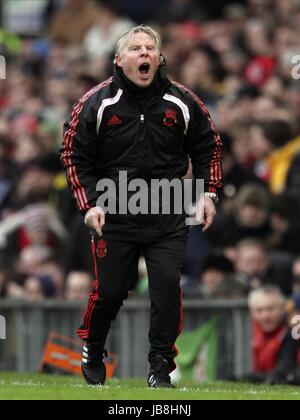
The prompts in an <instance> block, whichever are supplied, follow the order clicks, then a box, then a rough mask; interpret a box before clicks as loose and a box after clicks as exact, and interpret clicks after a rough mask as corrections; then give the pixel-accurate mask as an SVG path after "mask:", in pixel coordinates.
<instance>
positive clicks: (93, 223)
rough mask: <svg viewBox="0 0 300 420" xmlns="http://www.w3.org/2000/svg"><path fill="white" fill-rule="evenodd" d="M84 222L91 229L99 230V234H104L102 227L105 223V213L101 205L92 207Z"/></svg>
mask: <svg viewBox="0 0 300 420" xmlns="http://www.w3.org/2000/svg"><path fill="white" fill-rule="evenodd" d="M84 223H85V224H86V226H87V227H89V228H90V229H93V230H95V231H96V232H97V234H98V235H99V236H102V229H103V226H104V225H105V213H104V211H103V210H102V208H101V207H93V208H92V209H90V210H89V211H88V212H87V213H86V215H85V218H84Z"/></svg>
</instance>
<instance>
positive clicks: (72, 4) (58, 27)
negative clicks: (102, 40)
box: [48, 0, 97, 46]
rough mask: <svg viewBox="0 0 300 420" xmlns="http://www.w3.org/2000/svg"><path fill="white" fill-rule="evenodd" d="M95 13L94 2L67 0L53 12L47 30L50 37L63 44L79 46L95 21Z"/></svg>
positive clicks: (89, 0)
mask: <svg viewBox="0 0 300 420" xmlns="http://www.w3.org/2000/svg"><path fill="white" fill-rule="evenodd" d="M95 14H97V5H96V2H94V1H92V0H67V3H66V5H64V6H63V7H62V8H61V9H59V10H58V11H57V12H56V13H55V14H54V16H53V18H52V21H51V22H50V25H49V31H48V33H49V37H50V39H51V40H52V41H54V42H60V43H63V44H64V45H73V46H81V45H82V42H83V41H84V37H85V36H86V35H87V33H88V31H89V29H90V28H91V26H93V24H94V22H95ZM74 28H76V30H75V29H74Z"/></svg>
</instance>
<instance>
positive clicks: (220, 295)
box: [183, 255, 247, 299]
mask: <svg viewBox="0 0 300 420" xmlns="http://www.w3.org/2000/svg"><path fill="white" fill-rule="evenodd" d="M183 292H184V297H197V298H202V299H226V298H231V299H236V298H243V297H245V296H246V293H247V290H246V287H245V286H244V285H243V284H241V283H240V282H239V281H237V280H236V279H235V277H234V266H233V264H232V263H231V261H229V260H227V259H226V258H225V257H223V256H218V255H210V256H208V257H207V258H206V260H205V261H204V265H203V268H202V274H201V277H200V280H199V282H197V283H196V282H187V283H186V284H183Z"/></svg>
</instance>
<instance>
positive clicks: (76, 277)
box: [66, 272, 92, 302]
mask: <svg viewBox="0 0 300 420" xmlns="http://www.w3.org/2000/svg"><path fill="white" fill-rule="evenodd" d="M91 283H92V278H91V275H90V274H89V273H84V272H71V273H69V275H68V277H67V281H66V299H67V300H68V301H70V302H75V301H78V302H85V301H86V300H87V299H88V297H89V295H90V293H91Z"/></svg>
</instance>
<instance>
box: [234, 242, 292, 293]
mask: <svg viewBox="0 0 300 420" xmlns="http://www.w3.org/2000/svg"><path fill="white" fill-rule="evenodd" d="M274 260H275V261H273V260H272V258H271V255H270V251H269V249H268V247H267V246H266V245H265V244H264V242H262V241H260V240H258V239H245V240H244V241H242V242H240V243H239V244H238V246H237V253H236V261H235V267H236V272H237V277H238V280H239V281H240V282H241V283H242V284H244V286H245V287H246V288H248V290H249V291H250V290H252V289H257V288H259V287H261V286H263V285H266V284H273V285H276V286H278V287H279V288H280V289H281V290H282V292H283V293H285V294H286V295H287V296H289V295H290V293H291V291H292V286H291V273H290V271H289V265H286V264H285V262H282V263H281V260H280V261H279V262H278V261H276V258H275V259H274Z"/></svg>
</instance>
